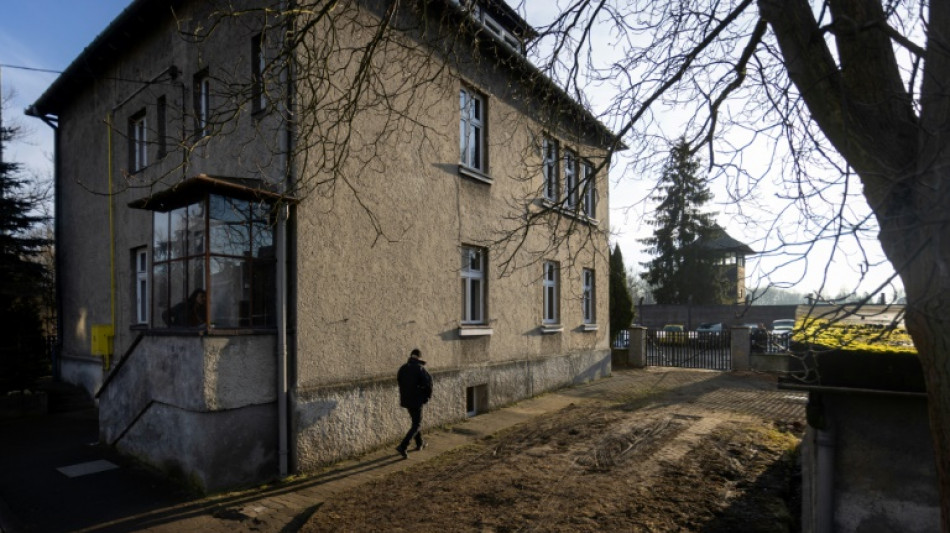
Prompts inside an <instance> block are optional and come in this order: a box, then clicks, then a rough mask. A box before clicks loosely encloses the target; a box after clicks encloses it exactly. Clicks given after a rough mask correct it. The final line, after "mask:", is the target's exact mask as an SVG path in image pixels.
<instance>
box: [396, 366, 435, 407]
mask: <svg viewBox="0 0 950 533" xmlns="http://www.w3.org/2000/svg"><path fill="white" fill-rule="evenodd" d="M424 365H425V363H423V362H422V361H420V360H419V359H416V358H413V357H410V358H409V361H407V362H406V364H404V365H402V366H401V367H399V372H398V373H397V374H396V381H398V382H399V405H401V406H403V407H405V408H406V409H418V408H420V407H422V406H423V405H425V404H426V402H428V401H429V398H431V397H432V376H430V375H429V373H428V372H427V371H426V368H425V366H424Z"/></svg>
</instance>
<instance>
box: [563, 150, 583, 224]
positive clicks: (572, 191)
mask: <svg viewBox="0 0 950 533" xmlns="http://www.w3.org/2000/svg"><path fill="white" fill-rule="evenodd" d="M564 190H565V191H566V192H567V208H568V209H572V210H573V209H574V208H575V207H577V195H578V192H579V191H578V186H577V154H575V153H574V152H573V151H571V150H564Z"/></svg>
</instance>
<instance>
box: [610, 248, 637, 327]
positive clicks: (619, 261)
mask: <svg viewBox="0 0 950 533" xmlns="http://www.w3.org/2000/svg"><path fill="white" fill-rule="evenodd" d="M609 289H610V290H609V292H610V338H611V340H613V339H616V338H617V334H618V333H620V330H622V329H626V328H627V327H628V326H629V325H630V323H631V322H633V316H634V314H633V300H632V299H631V298H630V288H629V285H628V284H627V270H626V268H625V267H624V264H623V254H621V253H620V245H614V250H613V251H612V252H611V253H610V288H609Z"/></svg>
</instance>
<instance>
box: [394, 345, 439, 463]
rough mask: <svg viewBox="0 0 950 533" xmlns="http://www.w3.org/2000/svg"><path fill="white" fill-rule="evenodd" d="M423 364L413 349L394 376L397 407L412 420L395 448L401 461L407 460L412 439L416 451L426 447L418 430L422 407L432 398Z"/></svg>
mask: <svg viewBox="0 0 950 533" xmlns="http://www.w3.org/2000/svg"><path fill="white" fill-rule="evenodd" d="M425 364H426V362H425V361H423V360H422V352H420V351H419V348H415V349H413V350H412V352H411V353H410V354H409V360H408V361H406V364H404V365H402V366H401V367H399V372H398V373H397V374H396V381H397V382H399V405H401V406H402V407H405V408H406V410H407V411H409V417H410V418H411V419H412V426H411V427H410V428H409V432H408V433H406V437H405V438H404V439H402V442H401V443H400V444H399V446H397V447H396V452H397V453H398V454H399V455H401V456H402V458H403V459H408V458H409V451H408V450H409V442H410V441H412V440H413V439H415V441H416V451H419V450H421V449H423V448H425V447H426V441H425V440H424V439H423V438H422V432H421V431H420V430H419V428H420V427H421V426H422V406H423V405H425V404H426V403H428V401H429V398H431V397H432V376H430V375H429V372H427V371H426V368H425Z"/></svg>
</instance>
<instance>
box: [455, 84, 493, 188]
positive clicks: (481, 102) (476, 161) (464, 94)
mask: <svg viewBox="0 0 950 533" xmlns="http://www.w3.org/2000/svg"><path fill="white" fill-rule="evenodd" d="M459 114H460V119H459V159H460V161H459V162H460V163H461V164H462V166H464V167H468V168H470V169H473V170H476V171H478V172H481V173H483V174H484V173H486V166H487V165H486V161H487V160H488V158H487V157H486V150H485V122H486V120H485V98H484V97H483V96H482V95H480V94H478V93H476V92H475V91H472V90H471V89H468V88H466V87H462V89H461V90H460V91H459Z"/></svg>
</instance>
